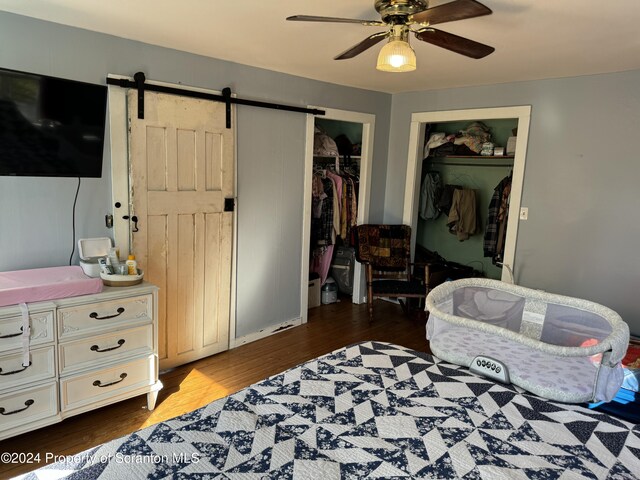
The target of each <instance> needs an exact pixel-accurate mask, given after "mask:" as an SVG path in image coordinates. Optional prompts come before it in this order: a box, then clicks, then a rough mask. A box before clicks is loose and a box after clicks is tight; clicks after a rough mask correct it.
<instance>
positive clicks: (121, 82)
mask: <svg viewBox="0 0 640 480" xmlns="http://www.w3.org/2000/svg"><path fill="white" fill-rule="evenodd" d="M133 79H134V81H131V80H127V79H124V78H112V77H107V85H117V86H119V87H122V88H135V89H136V90H137V91H138V118H140V119H143V118H144V92H145V90H149V91H152V92H158V93H168V94H171V95H181V96H183V97H190V98H200V99H203V100H211V101H213V102H224V103H225V104H226V109H225V110H226V119H227V128H231V105H232V104H236V105H247V106H250V107H259V108H270V109H274V110H284V111H287V112H298V113H310V114H311V115H324V114H325V113H326V112H325V111H324V110H318V109H316V108H305V107H296V106H295V105H283V104H280V103H271V102H261V101H259V100H246V99H242V98H238V97H233V96H232V95H231V88H229V87H226V88H224V89H223V90H222V95H215V94H213V93H206V92H200V91H196V90H188V89H182V88H174V87H168V86H165V85H156V84H155V83H145V80H146V77H145V75H144V73H143V72H137V73H136V74H135V75H134V76H133Z"/></svg>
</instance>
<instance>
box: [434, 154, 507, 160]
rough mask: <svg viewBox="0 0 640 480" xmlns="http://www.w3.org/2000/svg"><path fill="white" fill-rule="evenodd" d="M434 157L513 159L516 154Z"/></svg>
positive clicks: (445, 157)
mask: <svg viewBox="0 0 640 480" xmlns="http://www.w3.org/2000/svg"><path fill="white" fill-rule="evenodd" d="M432 158H444V159H447V158H481V159H485V158H487V159H489V158H493V159H501V158H505V159H513V158H514V156H513V155H446V156H444V157H432Z"/></svg>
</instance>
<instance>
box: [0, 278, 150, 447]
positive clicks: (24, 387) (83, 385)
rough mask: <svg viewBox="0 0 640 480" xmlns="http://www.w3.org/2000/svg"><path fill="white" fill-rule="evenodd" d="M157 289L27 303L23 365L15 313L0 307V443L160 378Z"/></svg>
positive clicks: (143, 389) (141, 390)
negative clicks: (26, 363)
mask: <svg viewBox="0 0 640 480" xmlns="http://www.w3.org/2000/svg"><path fill="white" fill-rule="evenodd" d="M157 291H158V288H157V287H156V286H154V285H152V284H150V283H146V282H145V283H142V284H140V285H136V286H131V287H105V288H104V290H103V291H102V292H101V293H97V294H92V295H82V296H77V297H70V298H65V299H60V300H51V301H46V302H39V303H34V304H30V305H29V317H30V318H29V325H30V327H31V335H30V341H29V360H30V364H29V366H28V367H24V366H23V363H22V361H23V349H22V325H23V320H22V315H21V311H20V308H19V307H18V306H17V305H16V306H7V307H1V308H0V439H2V438H8V437H12V436H14V435H18V434H21V433H24V432H28V431H31V430H34V429H36V428H40V427H43V426H45V425H49V424H52V423H56V422H59V421H61V420H63V419H64V418H66V417H69V416H72V415H76V414H79V413H82V412H86V411H89V410H93V409H95V408H99V407H102V406H104V405H108V404H110V403H114V402H118V401H121V400H125V399H127V398H131V397H134V396H137V395H142V394H146V395H147V407H148V408H149V410H153V408H154V407H155V402H156V399H157V395H158V391H159V390H160V389H161V388H162V383H161V382H160V381H159V380H158V320H157V311H158V309H157V302H158V294H157Z"/></svg>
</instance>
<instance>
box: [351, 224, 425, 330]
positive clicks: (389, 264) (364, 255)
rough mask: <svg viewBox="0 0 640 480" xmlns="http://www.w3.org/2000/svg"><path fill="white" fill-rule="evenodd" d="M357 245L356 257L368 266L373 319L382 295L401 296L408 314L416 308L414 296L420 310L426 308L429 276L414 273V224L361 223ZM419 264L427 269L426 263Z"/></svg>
mask: <svg viewBox="0 0 640 480" xmlns="http://www.w3.org/2000/svg"><path fill="white" fill-rule="evenodd" d="M355 246H356V249H355V250H356V259H357V260H358V261H359V262H360V263H362V264H363V265H364V266H365V274H366V277H367V304H368V307H369V320H370V321H373V306H374V300H375V299H376V298H380V297H385V298H396V299H398V301H399V303H400V305H401V307H402V309H403V310H404V312H405V313H406V314H409V313H410V310H411V308H412V305H411V301H410V299H418V313H420V309H424V299H425V298H426V296H427V287H426V284H425V282H424V278H427V277H426V275H412V267H413V266H414V265H415V264H413V263H412V262H411V227H409V226H408V225H384V224H382V225H380V224H378V225H373V224H367V225H359V226H357V227H356V228H355ZM416 267H417V268H420V269H423V268H424V265H422V266H416ZM416 273H417V272H416ZM419 277H422V278H419Z"/></svg>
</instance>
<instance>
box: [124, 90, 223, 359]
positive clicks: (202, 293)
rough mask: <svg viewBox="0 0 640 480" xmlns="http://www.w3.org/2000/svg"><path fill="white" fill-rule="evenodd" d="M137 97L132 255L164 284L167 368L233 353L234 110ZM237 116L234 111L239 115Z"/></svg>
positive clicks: (161, 343)
mask: <svg viewBox="0 0 640 480" xmlns="http://www.w3.org/2000/svg"><path fill="white" fill-rule="evenodd" d="M136 96H137V92H136V91H134V90H131V91H130V92H129V99H128V105H129V107H128V111H129V114H128V117H129V156H130V159H129V161H130V169H131V185H130V192H131V205H132V211H131V215H132V216H133V215H135V216H136V217H137V219H138V222H137V231H135V224H134V223H132V227H134V232H133V233H132V251H133V253H134V254H135V255H136V259H137V260H138V264H139V267H140V268H142V269H144V271H145V279H146V280H148V281H150V282H152V283H154V284H156V285H158V286H159V287H160V292H159V312H158V315H159V318H158V323H159V339H158V348H159V357H160V368H161V369H166V368H171V367H174V366H177V365H181V364H184V363H188V362H191V361H193V360H197V359H199V358H203V357H206V356H209V355H212V354H214V353H218V352H221V351H223V350H227V349H228V347H229V322H230V308H231V307H230V301H231V264H232V234H233V215H234V213H233V212H225V211H224V205H225V198H233V197H234V196H235V194H234V170H235V165H234V162H235V155H234V133H233V129H227V128H225V104H223V103H219V102H212V101H206V100H200V99H194V98H187V97H182V96H177V95H166V94H160V93H154V92H145V94H144V97H145V98H144V99H145V108H144V110H145V118H144V119H138V116H137V105H138V102H137V99H136ZM234 118H235V112H234Z"/></svg>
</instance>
